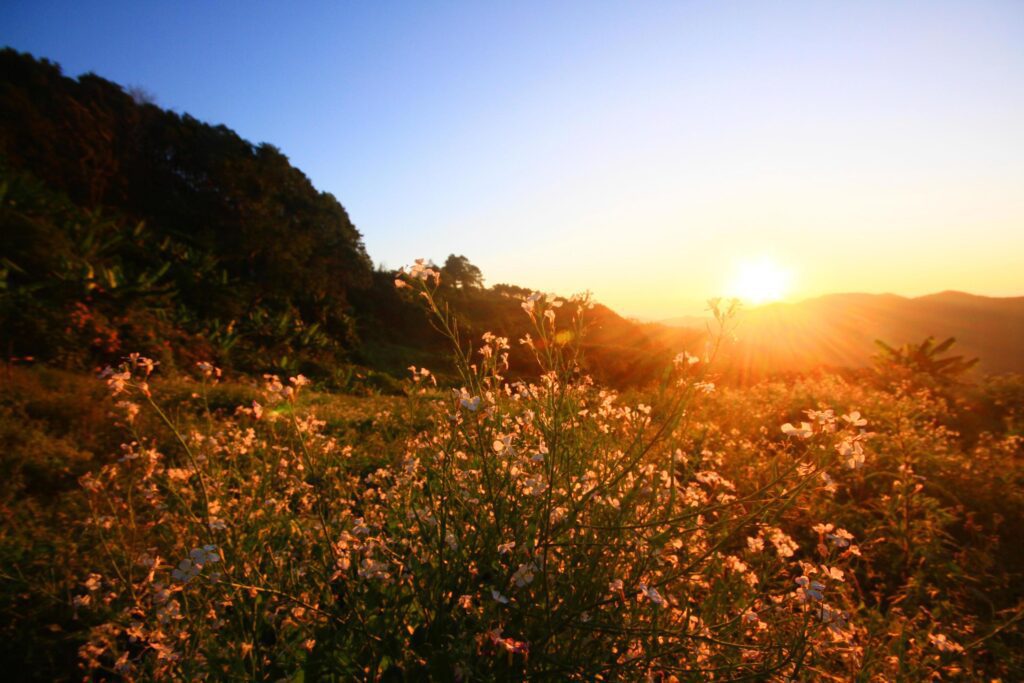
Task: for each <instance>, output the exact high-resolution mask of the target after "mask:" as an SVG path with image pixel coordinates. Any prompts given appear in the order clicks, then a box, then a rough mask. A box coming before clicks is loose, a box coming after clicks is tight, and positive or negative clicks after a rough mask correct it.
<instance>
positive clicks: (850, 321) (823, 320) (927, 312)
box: [732, 291, 1024, 376]
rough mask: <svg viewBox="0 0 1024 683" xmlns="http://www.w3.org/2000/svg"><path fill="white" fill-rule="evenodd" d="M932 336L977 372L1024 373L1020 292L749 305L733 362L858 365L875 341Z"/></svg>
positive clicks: (749, 370)
mask: <svg viewBox="0 0 1024 683" xmlns="http://www.w3.org/2000/svg"><path fill="white" fill-rule="evenodd" d="M929 336H934V337H936V338H938V339H945V338H947V337H955V338H956V340H957V342H956V352H957V353H958V354H963V355H965V356H969V357H978V358H980V359H981V360H980V363H979V365H978V367H979V369H980V370H981V371H982V372H989V373H1002V372H1024V297H1012V298H995V297H985V296H977V295H973V294H966V293H964V292H954V291H947V292H941V293H938V294H931V295H928V296H921V297H916V298H907V297H902V296H897V295H895V294H830V295H827V296H822V297H818V298H815V299H809V300H806V301H801V302H798V303H775V304H769V305H766V306H760V307H757V308H751V309H747V310H745V311H743V312H742V313H741V314H740V316H739V319H738V322H737V329H736V337H737V339H738V344H737V346H736V348H735V349H734V350H733V353H732V362H733V363H734V368H735V370H736V371H737V372H739V373H740V374H742V375H746V376H751V375H754V376H756V375H762V374H765V373H766V372H796V371H801V370H807V369H808V368H809V367H811V366H824V367H862V366H866V365H868V364H869V363H870V360H871V356H872V355H873V354H874V353H875V352H877V351H878V348H877V346H876V345H875V343H874V342H875V340H877V339H880V340H883V341H885V342H888V343H895V344H900V343H903V342H906V341H920V340H922V339H925V338H927V337H929Z"/></svg>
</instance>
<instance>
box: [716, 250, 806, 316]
mask: <svg viewBox="0 0 1024 683" xmlns="http://www.w3.org/2000/svg"><path fill="white" fill-rule="evenodd" d="M792 280H793V274H792V273H791V272H790V271H789V270H787V269H786V268H783V267H782V266H781V265H779V264H778V263H777V262H776V261H774V260H772V259H770V258H761V259H757V260H748V261H743V262H741V263H740V264H739V266H738V267H737V268H736V273H735V275H734V276H733V279H732V283H731V284H730V286H729V291H728V294H729V296H732V297H736V298H737V299H741V300H742V301H743V302H744V303H747V304H753V305H755V306H756V305H759V304H767V303H771V302H772V301H779V300H780V299H782V298H783V297H785V296H786V294H788V293H789V287H790V284H791V283H792Z"/></svg>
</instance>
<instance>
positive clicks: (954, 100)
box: [0, 0, 1024, 318]
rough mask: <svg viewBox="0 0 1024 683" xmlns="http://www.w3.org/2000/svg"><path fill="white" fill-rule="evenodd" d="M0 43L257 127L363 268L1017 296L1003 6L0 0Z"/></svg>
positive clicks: (1020, 129)
mask: <svg viewBox="0 0 1024 683" xmlns="http://www.w3.org/2000/svg"><path fill="white" fill-rule="evenodd" d="M0 40H2V42H3V43H5V44H7V45H10V46H12V47H15V48H17V49H19V50H24V51H28V52H31V53H33V54H35V55H37V56H41V57H46V58H48V59H51V60H53V61H56V62H58V63H60V64H61V65H62V66H63V68H64V70H65V73H67V74H69V75H79V74H81V73H83V72H86V71H93V72H95V73H97V74H99V75H101V76H104V77H106V78H109V79H110V80H113V81H115V82H118V83H121V84H123V85H132V86H141V87H143V88H145V89H146V90H147V91H149V92H151V93H152V94H153V95H154V96H155V98H156V100H157V102H158V103H159V104H161V105H162V106H165V107H168V108H171V109H174V110H177V111H182V112H189V113H191V114H192V115H194V116H196V117H197V118H200V119H202V120H205V121H209V122H211V123H224V124H226V125H228V126H229V127H231V128H233V129H234V130H236V131H237V132H238V133H239V134H241V135H242V136H243V137H246V138H248V139H250V140H252V141H254V142H263V141H265V142H270V143H272V144H274V145H276V146H277V147H279V148H281V149H282V151H283V152H284V153H285V154H287V155H288V156H289V158H290V159H291V160H292V163H293V164H295V165H296V166H298V167H299V168H301V169H302V170H303V171H305V172H306V174H307V175H308V176H309V177H310V178H311V179H312V181H313V183H314V184H315V185H316V186H317V187H318V188H320V189H322V190H325V191H329V192H331V193H333V194H334V195H335V196H336V197H338V199H339V200H340V201H341V202H342V203H343V204H344V205H345V207H346V208H347V209H348V210H349V213H350V214H351V216H352V218H353V221H354V222H355V223H356V225H357V227H358V228H359V229H360V230H361V232H362V233H363V235H364V238H365V241H366V244H367V248H368V250H369V252H370V254H371V256H372V257H373V258H374V259H375V260H376V261H377V262H383V263H384V264H386V265H388V266H391V267H397V266H399V265H402V264H403V263H408V262H410V261H411V260H412V259H414V258H416V257H419V256H429V257H433V258H435V259H439V260H440V259H444V257H445V256H446V255H447V254H448V253H452V252H454V253H460V254H465V255H466V256H467V257H469V258H470V260H471V261H473V262H474V263H476V264H477V265H479V266H480V267H481V268H482V270H483V272H484V275H485V276H486V278H487V280H488V282H491V283H494V282H514V283H518V284H524V285H528V286H533V287H536V288H541V289H546V290H551V291H557V292H559V293H563V294H569V293H572V292H575V291H580V290H583V289H591V290H593V291H594V292H595V294H596V295H597V297H598V299H600V300H602V301H605V302H607V303H609V304H611V305H612V306H613V307H615V308H617V309H619V310H621V311H623V312H625V313H629V314H635V315H638V316H641V317H653V318H658V317H668V316H671V315H675V314H680V313H693V312H696V311H699V310H700V308H701V304H700V302H701V301H702V300H703V299H704V298H705V297H707V296H713V295H716V294H719V293H722V292H725V291H727V290H728V287H729V283H730V281H731V280H734V279H735V278H736V277H737V272H741V271H742V269H743V267H744V266H743V265H742V264H743V263H744V262H745V261H750V260H751V259H754V260H757V259H760V260H765V259H768V260H771V261H772V262H774V263H777V264H779V265H780V267H781V268H783V269H785V270H787V271H788V272H790V273H791V274H792V282H793V285H792V291H791V292H790V296H791V298H802V297H805V296H814V295H818V294H823V293H827V292H831V291H853V290H856V291H892V292H896V293H902V294H908V295H916V294H924V293H928V292H933V291H938V290H942V289H964V290H968V291H973V292H976V293H986V294H994V295H1009V294H1024V277H1022V276H1021V273H1022V272H1024V191H1022V189H1021V188H1024V123H1022V122H1024V3H1021V2H1008V3H982V2H962V3H943V2H929V3H913V2H909V3H872V2H847V3H831V2H816V3H790V2H735V3H732V2H716V3H711V2H707V3H700V2H672V3H649V2H638V3H626V2H622V3H606V2H585V3H584V2H580V3H571V2H559V3H529V2H516V3H507V4H504V5H500V4H499V3H454V2H440V3H365V2H364V3H355V2H351V3H342V2H322V3H316V2H307V3H283V2H280V3H269V2H259V3H214V2H194V3H188V2H164V3H157V2H123V3H119V2H105V3H102V2H101V3H71V2H64V3H54V2H16V1H13V2H12V1H10V0H8V2H5V3H4V4H3V5H2V7H0Z"/></svg>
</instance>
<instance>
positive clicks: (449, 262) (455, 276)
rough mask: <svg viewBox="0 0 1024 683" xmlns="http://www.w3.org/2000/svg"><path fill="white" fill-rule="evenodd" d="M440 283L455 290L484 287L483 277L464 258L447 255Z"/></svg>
mask: <svg viewBox="0 0 1024 683" xmlns="http://www.w3.org/2000/svg"><path fill="white" fill-rule="evenodd" d="M441 282H443V283H447V284H449V285H451V286H452V287H455V288H457V289H470V288H471V289H480V288H481V287H483V286H484V276H483V273H481V272H480V269H479V268H477V267H476V266H474V265H473V264H472V263H470V262H469V259H468V258H466V257H465V256H456V255H455V254H449V256H448V258H447V259H446V260H445V262H444V266H443V267H442V268H441Z"/></svg>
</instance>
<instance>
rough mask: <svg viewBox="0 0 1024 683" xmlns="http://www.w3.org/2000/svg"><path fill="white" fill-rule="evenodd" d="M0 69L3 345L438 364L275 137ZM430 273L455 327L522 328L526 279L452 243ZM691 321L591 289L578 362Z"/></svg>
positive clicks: (427, 334) (614, 353)
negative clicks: (657, 316) (245, 133)
mask: <svg viewBox="0 0 1024 683" xmlns="http://www.w3.org/2000/svg"><path fill="white" fill-rule="evenodd" d="M0 73H2V74H3V76H2V81H0V116H2V119H0V174H2V181H0V182H2V184H0V193H2V194H0V198H2V205H0V225H2V236H0V256H2V259H3V260H2V270H0V287H2V303H0V328H2V330H3V332H2V333H0V335H2V343H3V352H4V354H5V356H6V357H8V358H14V359H24V358H26V357H31V358H33V359H35V360H41V361H47V362H51V363H56V364H59V365H63V366H65V367H72V368H75V367H77V368H92V367H94V366H96V365H102V364H107V363H111V362H115V361H117V360H118V359H119V358H120V357H122V356H123V355H124V354H125V353H127V352H128V351H138V352H143V353H148V354H151V355H153V356H155V357H156V358H158V359H159V360H160V362H161V363H163V364H164V365H165V366H172V367H173V366H175V365H181V364H183V363H184V364H185V365H188V364H190V363H191V362H194V361H195V360H196V359H200V358H203V359H205V358H213V359H216V360H217V361H218V362H219V363H222V364H224V365H225V366H226V367H227V368H229V369H237V370H240V371H245V372H264V371H268V370H273V369H281V370H287V371H303V372H306V373H307V374H310V375H312V376H315V377H318V378H320V379H326V380H328V381H329V382H333V383H334V385H336V386H339V387H341V388H347V387H350V386H352V385H356V384H366V383H369V384H371V385H373V386H375V387H376V388H378V389H379V388H385V389H386V388H388V387H390V386H392V382H391V380H390V379H389V377H388V376H387V375H385V374H382V373H391V375H394V374H398V373H401V372H403V371H404V369H405V367H406V365H407V364H408V362H409V360H410V358H411V359H413V360H420V361H423V362H427V361H429V362H430V364H431V365H432V366H433V367H438V369H439V370H441V371H442V372H443V371H444V368H445V366H446V363H447V358H448V355H449V352H448V351H447V350H446V347H445V346H444V345H443V344H442V341H441V337H440V336H439V335H438V334H437V333H436V332H435V331H434V330H433V329H432V328H431V327H430V326H429V325H428V323H427V321H426V318H425V316H424V314H423V312H422V310H421V309H420V307H418V306H416V305H413V304H412V302H411V301H410V300H409V297H407V296H406V297H403V296H401V293H397V292H395V291H394V285H393V281H394V273H390V272H382V271H381V272H375V271H374V270H373V267H372V263H371V259H370V257H369V255H368V254H367V253H366V250H365V248H364V246H363V242H362V238H361V235H360V233H359V231H358V230H357V229H356V227H355V226H354V225H353V223H352V221H351V220H350V218H349V216H348V213H347V212H346V211H345V209H344V207H343V206H342V205H341V204H340V203H339V202H338V200H337V199H335V198H334V197H333V196H332V195H330V194H328V193H324V192H319V191H317V190H316V189H315V188H314V187H313V185H312V184H311V183H310V181H309V179H308V178H307V177H306V176H305V175H303V173H302V172H301V171H300V170H299V169H297V168H295V167H293V166H292V165H291V164H290V163H289V162H288V159H287V157H285V156H284V155H283V154H282V153H281V152H280V151H279V150H278V149H276V148H275V147H273V146H272V145H270V144H266V143H263V144H253V143H251V142H249V141H247V140H244V139H242V138H241V137H239V136H238V135H237V134H235V133H234V132H233V131H232V130H230V129H229V128H227V127H226V126H212V125H209V124H206V123H203V122H201V121H198V120H196V119H195V118H193V117H191V116H189V115H188V114H183V115H179V114H177V113H174V112H171V111H167V110H164V109H161V108H160V107H158V106H156V105H154V104H152V103H150V102H147V101H146V100H145V98H143V97H140V96H138V95H137V94H135V95H133V94H132V93H130V92H126V91H125V90H124V89H123V88H122V87H121V86H119V85H117V84H114V83H111V82H110V81H107V80H105V79H103V78H100V77H98V76H94V75H85V76H82V77H80V78H78V79H73V78H68V77H66V76H64V75H63V74H62V73H61V70H60V67H59V66H57V65H55V64H53V63H50V62H47V61H45V60H42V61H38V60H36V59H33V58H32V57H30V56H28V55H23V54H19V53H17V52H14V51H12V50H9V49H8V50H4V51H3V52H0ZM444 275H445V277H444V290H443V292H442V294H443V295H445V297H446V298H448V299H450V300H452V301H453V302H457V303H458V306H457V307H456V308H457V309H458V310H459V315H460V324H461V325H462V326H463V327H464V328H465V329H466V331H467V335H468V336H467V342H468V341H469V340H470V339H471V338H472V336H473V335H475V334H478V333H481V332H483V331H485V330H493V331H495V332H496V333H501V334H507V335H508V336H510V337H514V338H518V337H520V336H522V334H523V333H525V329H526V328H525V326H524V325H523V323H522V322H521V321H520V320H519V317H518V316H516V315H515V313H516V312H517V311H519V303H518V300H517V299H516V297H517V296H521V295H522V294H523V293H529V290H526V289H523V288H520V287H515V286H508V285H506V286H498V287H495V288H492V289H485V288H484V287H483V279H482V275H481V273H480V272H479V270H478V269H476V268H475V266H473V265H472V264H471V263H470V262H469V260H468V259H466V258H465V257H456V256H454V255H453V256H452V257H450V258H449V259H448V261H447V262H446V263H445V268H444ZM666 337H667V338H668V339H667V340H666ZM697 337H699V334H697V333H691V332H679V331H672V332H666V330H664V329H660V328H655V327H644V326H641V325H637V324H634V323H632V322H630V321H627V320H625V319H623V318H621V317H619V316H617V315H615V314H614V313H612V312H611V311H609V310H607V309H604V308H599V309H598V312H597V314H596V315H595V327H594V330H593V335H592V337H591V338H590V339H589V340H588V342H587V343H588V349H589V351H590V356H591V359H592V364H593V366H594V370H595V372H596V373H597V374H598V375H599V376H600V377H601V378H602V379H606V380H608V381H612V382H615V383H618V384H622V383H631V382H636V381H645V380H648V379H650V378H652V377H654V376H655V375H656V373H657V368H660V367H661V365H662V364H663V363H664V361H665V360H666V359H667V358H668V357H669V354H670V353H671V349H672V348H678V347H679V346H680V344H681V343H684V342H689V341H693V340H695V339H696V338H697ZM666 341H669V342H671V343H666Z"/></svg>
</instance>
